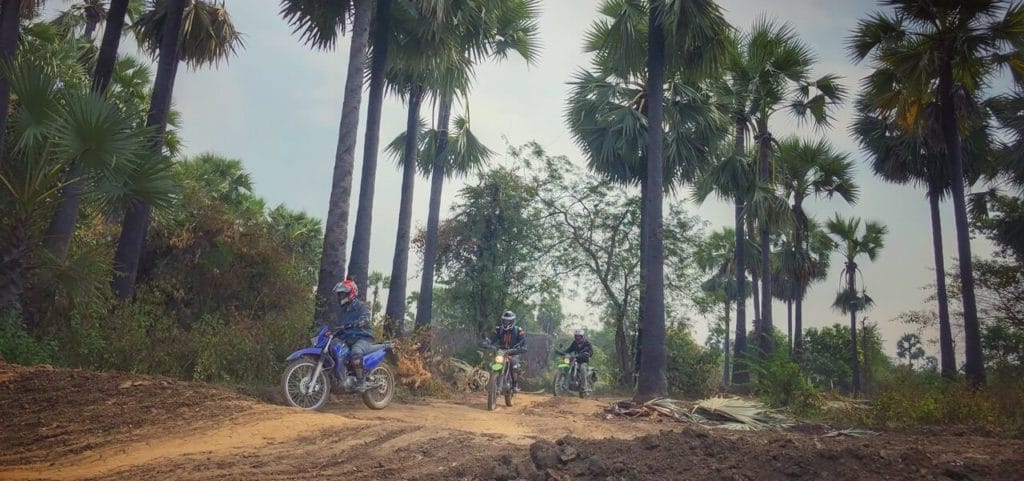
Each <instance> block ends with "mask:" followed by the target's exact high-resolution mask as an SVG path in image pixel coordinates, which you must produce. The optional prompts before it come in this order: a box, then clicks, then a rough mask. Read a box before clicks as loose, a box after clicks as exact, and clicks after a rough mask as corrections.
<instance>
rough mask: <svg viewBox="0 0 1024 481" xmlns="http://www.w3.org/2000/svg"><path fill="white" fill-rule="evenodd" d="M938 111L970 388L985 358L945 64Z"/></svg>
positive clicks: (978, 381)
mask: <svg viewBox="0 0 1024 481" xmlns="http://www.w3.org/2000/svg"><path fill="white" fill-rule="evenodd" d="M939 108H940V109H941V110H940V113H941V117H942V135H943V137H944V138H945V143H946V152H947V155H948V156H949V166H950V169H951V172H950V187H951V190H952V194H953V213H954V216H953V217H954V219H955V221H956V240H957V254H958V257H959V263H960V290H961V292H960V295H961V302H962V303H963V310H964V337H965V342H964V357H965V360H966V365H965V366H964V371H965V372H966V373H967V379H968V381H970V383H971V384H972V385H975V386H981V385H983V384H985V355H984V353H983V352H982V350H981V326H980V324H979V323H978V307H977V302H976V301H975V298H974V270H973V269H974V262H973V260H972V259H971V235H970V230H969V229H970V225H969V224H968V222H967V201H966V198H965V197H964V195H965V194H964V164H963V152H962V151H961V147H960V133H959V132H958V130H957V121H956V111H955V106H954V105H953V65H952V64H951V62H950V60H948V59H947V60H945V61H944V62H943V63H942V66H941V68H940V69H939Z"/></svg>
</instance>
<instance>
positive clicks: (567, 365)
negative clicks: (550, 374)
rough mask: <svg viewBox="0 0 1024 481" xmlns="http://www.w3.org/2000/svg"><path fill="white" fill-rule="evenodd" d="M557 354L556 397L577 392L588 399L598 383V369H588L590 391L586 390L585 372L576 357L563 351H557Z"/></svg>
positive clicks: (553, 389)
mask: <svg viewBox="0 0 1024 481" xmlns="http://www.w3.org/2000/svg"><path fill="white" fill-rule="evenodd" d="M555 354H557V355H558V356H559V358H558V374H556V375H555V382H554V384H553V386H552V392H553V394H554V395H555V396H564V395H566V394H567V393H568V392H569V391H575V392H577V393H579V396H580V397H581V398H583V397H587V395H589V394H590V392H591V390H593V389H594V384H595V383H597V369H594V368H590V369H588V372H587V377H589V378H590V383H589V384H590V385H589V388H590V389H584V384H583V370H582V369H580V363H578V362H577V361H576V355H575V354H568V353H566V352H564V351H562V350H556V351H555Z"/></svg>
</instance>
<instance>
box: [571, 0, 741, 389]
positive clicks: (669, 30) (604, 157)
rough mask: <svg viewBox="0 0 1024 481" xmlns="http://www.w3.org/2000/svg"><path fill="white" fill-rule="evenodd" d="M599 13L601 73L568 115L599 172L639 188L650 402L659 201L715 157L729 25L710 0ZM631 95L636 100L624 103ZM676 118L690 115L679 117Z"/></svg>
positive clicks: (592, 46) (579, 87)
mask: <svg viewBox="0 0 1024 481" xmlns="http://www.w3.org/2000/svg"><path fill="white" fill-rule="evenodd" d="M601 12H602V14H603V15H604V17H606V18H602V19H600V20H599V21H598V22H597V23H595V25H594V27H593V28H592V30H591V32H590V33H588V35H587V41H586V47H585V48H586V50H588V51H591V52H594V53H595V62H594V70H595V71H596V73H591V72H582V73H580V74H579V75H577V79H576V81H575V82H574V84H575V86H574V92H573V93H572V95H571V98H570V101H569V107H568V109H567V115H566V117H567V120H568V122H569V126H570V130H571V131H572V133H573V136H574V137H575V139H576V142H577V143H578V144H579V145H580V146H581V147H582V148H583V150H584V151H585V152H586V153H587V157H588V159H587V160H588V163H589V164H590V165H591V167H592V168H593V169H594V170H596V171H597V172H600V173H602V174H604V175H607V176H608V177H609V178H611V179H614V180H616V181H619V182H625V183H639V184H640V188H641V198H642V199H643V200H642V207H641V225H642V226H645V227H644V228H643V229H642V231H641V236H640V237H641V245H640V250H641V258H642V259H644V260H643V261H642V262H641V269H640V271H641V279H642V284H641V291H640V298H641V302H640V305H641V310H642V312H643V314H642V316H641V318H642V320H641V322H642V324H643V327H641V331H642V332H643V333H645V334H644V335H641V336H640V340H639V344H640V346H641V347H640V349H639V356H638V357H639V358H640V359H641V360H643V359H647V358H649V360H650V362H649V363H645V362H641V363H640V368H639V370H640V372H641V373H642V375H641V376H640V378H639V384H638V390H639V391H638V395H639V396H641V397H648V396H653V395H657V394H658V393H661V394H664V391H665V387H666V384H665V365H664V363H665V350H664V337H665V335H664V332H665V307H664V305H665V302H664V290H665V288H664V282H665V280H664V248H663V245H662V237H661V236H662V228H663V227H662V198H663V195H664V191H665V190H666V189H668V188H670V187H671V186H673V185H676V182H675V180H684V179H689V180H692V179H693V177H694V175H695V173H696V169H694V167H695V166H696V164H698V163H700V162H702V161H703V160H704V157H705V156H706V155H707V153H708V152H711V151H714V150H716V149H717V142H718V140H720V138H721V135H720V132H721V130H720V129H715V128H713V126H714V125H716V124H717V121H718V117H716V115H714V114H715V112H714V110H713V109H708V108H707V107H708V106H709V105H710V102H709V99H708V95H707V92H706V89H702V88H701V82H702V81H703V80H705V79H706V78H708V76H709V74H711V73H712V72H714V70H715V68H716V67H717V60H718V55H719V54H721V53H722V52H723V51H724V49H725V42H724V38H725V36H726V33H727V31H728V24H727V23H726V22H725V20H724V18H723V17H722V15H721V12H720V11H719V8H718V6H717V5H716V4H715V3H714V2H710V1H700V2H678V1H663V0H655V1H652V2H641V1H634V0H609V1H606V2H604V3H603V4H602V6H601ZM644 52H646V53H647V56H646V57H644V56H643V53H644ZM641 60H643V61H641ZM666 81H668V82H667V83H668V84H669V86H666ZM630 90H636V91H638V92H639V93H638V94H636V95H633V96H628V92H629V91H630ZM671 99H683V101H679V102H677V101H675V100H671ZM694 109H703V113H702V114H697V112H696V111H695V110H694ZM680 111H687V115H682V116H677V115H678V113H679V112H680ZM709 113H710V115H709ZM694 133H702V134H705V135H692V134H694ZM709 139H711V140H710V141H709ZM655 191H656V192H655ZM649 242H650V243H649ZM651 282H653V283H654V284H653V285H651ZM648 288H652V289H654V291H652V292H653V297H651V298H650V299H648V296H647V294H646V292H647V289H648ZM648 308H651V309H652V310H651V312H650V313H648V312H647V311H648ZM648 327H649V328H650V330H649V331H648Z"/></svg>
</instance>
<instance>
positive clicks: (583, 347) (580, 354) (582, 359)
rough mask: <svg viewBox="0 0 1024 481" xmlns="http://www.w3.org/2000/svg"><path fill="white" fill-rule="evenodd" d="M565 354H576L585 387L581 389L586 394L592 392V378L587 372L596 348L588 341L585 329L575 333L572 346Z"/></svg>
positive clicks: (577, 330)
mask: <svg viewBox="0 0 1024 481" xmlns="http://www.w3.org/2000/svg"><path fill="white" fill-rule="evenodd" d="M565 353H566V354H576V363H577V365H579V369H580V376H583V385H582V386H581V387H582V389H583V391H584V392H590V376H589V373H588V372H587V363H588V362H590V357H591V356H593V355H594V348H593V346H591V345H590V341H588V340H587V336H586V335H585V334H584V333H583V329H576V330H575V331H573V333H572V344H571V345H570V346H569V348H568V349H566V350H565Z"/></svg>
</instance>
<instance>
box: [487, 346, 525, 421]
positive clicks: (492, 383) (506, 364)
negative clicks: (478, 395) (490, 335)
mask: <svg viewBox="0 0 1024 481" xmlns="http://www.w3.org/2000/svg"><path fill="white" fill-rule="evenodd" d="M485 347H488V348H491V349H494V346H491V345H487V346H485ZM523 352H524V350H523V349H518V348H514V349H495V351H494V359H493V360H492V361H491V364H490V376H489V377H488V379H487V410H488V411H494V410H495V409H497V408H498V394H502V395H504V397H505V405H506V406H509V407H511V406H512V398H513V397H515V395H516V386H515V383H514V382H513V381H512V356H515V355H517V354H522V353H523Z"/></svg>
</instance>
